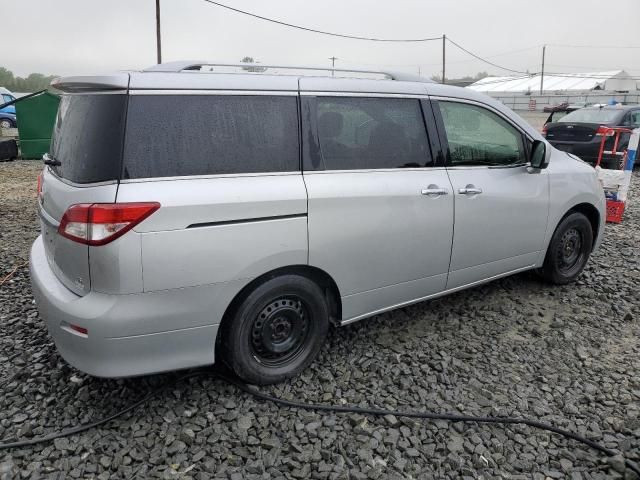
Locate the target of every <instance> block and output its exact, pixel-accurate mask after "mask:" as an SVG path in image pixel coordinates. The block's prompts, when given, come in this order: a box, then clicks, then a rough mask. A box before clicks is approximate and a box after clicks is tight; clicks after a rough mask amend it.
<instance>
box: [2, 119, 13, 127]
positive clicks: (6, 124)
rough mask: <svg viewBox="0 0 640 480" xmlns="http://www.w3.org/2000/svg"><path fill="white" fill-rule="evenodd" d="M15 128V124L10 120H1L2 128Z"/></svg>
mask: <svg viewBox="0 0 640 480" xmlns="http://www.w3.org/2000/svg"><path fill="white" fill-rule="evenodd" d="M12 127H13V122H11V120H9V119H8V118H3V119H2V120H0V128H12Z"/></svg>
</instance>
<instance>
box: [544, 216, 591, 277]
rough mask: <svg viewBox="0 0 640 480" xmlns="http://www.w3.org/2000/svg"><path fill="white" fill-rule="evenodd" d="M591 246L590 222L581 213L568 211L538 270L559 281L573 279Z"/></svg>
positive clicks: (582, 267)
mask: <svg viewBox="0 0 640 480" xmlns="http://www.w3.org/2000/svg"><path fill="white" fill-rule="evenodd" d="M592 247H593V229H592V228H591V222H589V219H588V218H587V217H586V216H584V215H583V214H582V213H579V212H574V213H571V214H569V215H567V216H566V217H565V218H564V219H563V220H562V221H561V222H560V224H559V225H558V227H557V228H556V231H555V232H554V233H553V237H552V238H551V243H550V244H549V249H548V250H547V255H546V257H545V260H544V265H543V267H542V269H541V272H540V273H541V274H542V276H543V278H544V279H545V280H547V281H549V282H552V283H555V284H558V285H564V284H567V283H570V282H573V281H574V280H575V279H576V278H578V276H579V275H580V274H581V273H582V270H584V267H585V265H586V264H587V261H588V260H589V256H590V255H591V249H592Z"/></svg>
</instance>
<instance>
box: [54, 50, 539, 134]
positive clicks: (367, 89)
mask: <svg viewBox="0 0 640 480" xmlns="http://www.w3.org/2000/svg"><path fill="white" fill-rule="evenodd" d="M201 65H222V66H227V67H229V66H237V67H241V68H248V67H259V68H265V67H267V68H277V69H290V70H311V71H325V72H327V74H326V75H319V74H318V75H316V74H314V76H309V75H302V74H298V73H295V74H294V73H288V74H277V75H274V74H273V73H250V72H244V71H243V72H240V73H219V72H215V71H202V70H200V69H199V68H198V69H196V68H194V66H201ZM183 67H184V68H183ZM335 71H338V72H346V73H348V72H355V73H360V74H366V75H371V74H378V75H382V76H387V77H388V78H387V79H372V78H345V77H333V76H331V75H330V72H331V69H330V68H326V67H300V66H286V67H282V66H277V67H272V66H269V65H262V64H227V63H225V64H212V63H210V62H190V61H184V62H170V63H168V64H160V65H156V66H153V67H150V68H148V69H146V70H142V71H130V72H116V73H112V74H107V75H92V76H74V77H63V78H58V79H55V80H54V81H52V82H51V86H52V87H53V88H55V89H58V90H61V91H63V92H84V91H86V92H89V91H105V90H107V91H108V90H112V91H118V90H130V91H131V90H133V91H155V90H194V91H202V92H205V91H249V92H251V91H254V92H265V91H266V92H296V93H297V92H316V93H321V92H327V93H329V92H345V93H356V94H384V95H389V94H390V95H429V96H434V97H449V98H459V99H469V100H475V101H478V102H481V103H485V104H487V105H491V106H492V107H493V108H495V109H497V110H500V111H502V112H504V113H505V114H507V115H508V116H509V117H511V118H513V119H514V120H516V121H517V122H518V124H520V126H521V127H522V128H523V129H525V130H526V131H528V132H529V133H530V134H532V135H533V136H535V137H537V136H538V135H537V133H538V132H537V131H536V130H535V129H534V128H533V127H531V126H530V124H529V123H527V122H526V121H524V120H522V119H520V117H517V116H514V114H513V112H511V111H510V110H509V109H508V108H506V107H505V106H504V105H503V104H502V103H500V102H498V101H497V100H494V99H492V98H491V97H489V96H487V95H484V94H482V93H479V92H475V91H473V90H470V89H466V88H462V87H455V86H450V85H442V84H439V83H434V82H432V81H430V80H426V79H423V78H422V79H421V78H420V77H417V76H412V75H407V74H397V73H390V72H375V71H361V70H341V69H335ZM389 77H390V78H389ZM405 78H406V80H405ZM514 117H515V118H514Z"/></svg>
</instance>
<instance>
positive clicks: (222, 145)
mask: <svg viewBox="0 0 640 480" xmlns="http://www.w3.org/2000/svg"><path fill="white" fill-rule="evenodd" d="M298 170H300V153H299V148H298V106H297V99H296V97H295V96H267V95H131V96H130V97H129V109H128V114H127V129H126V135H125V148H124V169H123V177H122V178H125V179H126V178H155V177H174V176H190V175H216V174H239V173H267V172H292V171H298Z"/></svg>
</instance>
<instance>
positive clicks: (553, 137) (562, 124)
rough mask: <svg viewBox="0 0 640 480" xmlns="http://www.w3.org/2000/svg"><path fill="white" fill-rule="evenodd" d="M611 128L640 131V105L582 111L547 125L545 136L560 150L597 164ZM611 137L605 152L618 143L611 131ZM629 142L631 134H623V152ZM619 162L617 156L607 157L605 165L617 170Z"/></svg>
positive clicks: (621, 138) (621, 137)
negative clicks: (604, 140)
mask: <svg viewBox="0 0 640 480" xmlns="http://www.w3.org/2000/svg"><path fill="white" fill-rule="evenodd" d="M608 127H624V128H629V129H634V128H640V105H616V106H606V107H586V108H581V109H580V110H576V111H575V112H571V113H569V114H568V115H565V116H564V117H562V118H561V119H559V120H558V121H557V122H553V123H548V124H547V125H545V127H544V129H543V131H542V135H544V136H545V137H546V138H547V140H548V141H549V143H551V145H553V146H554V147H556V148H557V149H558V150H563V151H565V152H570V153H573V154H575V155H577V156H578V157H580V158H581V159H582V160H584V161H585V162H588V163H592V164H595V163H596V162H597V160H598V152H599V151H600V144H601V142H602V137H603V136H604V135H607V132H606V129H607V128H608ZM609 136H610V138H607V140H606V143H605V150H611V149H612V147H613V144H614V141H615V136H614V135H612V134H611V132H610V133H609ZM628 141H629V134H622V135H621V136H620V143H619V146H618V150H619V151H620V150H624V148H626V144H627V143H628ZM617 160H618V159H617V158H616V157H613V156H605V157H604V158H603V159H602V166H603V167H608V168H615V165H616V164H617Z"/></svg>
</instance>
